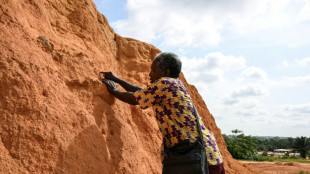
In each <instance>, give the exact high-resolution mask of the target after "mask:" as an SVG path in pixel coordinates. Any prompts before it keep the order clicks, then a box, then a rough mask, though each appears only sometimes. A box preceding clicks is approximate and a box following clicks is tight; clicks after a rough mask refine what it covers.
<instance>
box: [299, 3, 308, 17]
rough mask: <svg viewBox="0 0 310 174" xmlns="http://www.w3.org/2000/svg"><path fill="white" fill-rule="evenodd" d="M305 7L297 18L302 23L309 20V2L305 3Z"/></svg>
mask: <svg viewBox="0 0 310 174" xmlns="http://www.w3.org/2000/svg"><path fill="white" fill-rule="evenodd" d="M305 3H306V5H305V6H304V7H303V8H302V9H301V10H300V12H299V13H298V16H299V17H300V19H301V20H302V21H306V20H310V2H309V1H305Z"/></svg>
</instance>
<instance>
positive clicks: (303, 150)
mask: <svg viewBox="0 0 310 174" xmlns="http://www.w3.org/2000/svg"><path fill="white" fill-rule="evenodd" d="M293 147H294V148H295V149H298V150H299V152H300V156H301V157H303V158H306V156H307V153H308V151H309V150H310V138H307V137H297V138H296V139H295V141H294V144H293Z"/></svg>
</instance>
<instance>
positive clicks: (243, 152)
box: [223, 129, 310, 163]
mask: <svg viewBox="0 0 310 174" xmlns="http://www.w3.org/2000/svg"><path fill="white" fill-rule="evenodd" d="M223 138H224V140H225V143H226V146H227V149H228V151H229V152H230V154H231V155H232V156H233V158H235V159H242V160H255V161H278V162H303V163H310V160H306V159H305V158H306V157H307V155H309V154H310V153H309V150H310V138H307V137H297V138H291V137H285V138H283V137H267V138H266V137H251V136H245V135H244V134H243V132H242V131H241V130H238V129H235V130H232V135H225V134H223ZM275 149H294V150H297V151H299V152H300V156H289V154H288V153H287V154H285V155H284V156H281V157H280V156H279V157H271V156H268V153H267V151H273V150H275ZM257 151H264V152H263V153H262V154H261V155H258V153H257Z"/></svg>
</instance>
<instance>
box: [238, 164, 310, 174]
mask: <svg viewBox="0 0 310 174" xmlns="http://www.w3.org/2000/svg"><path fill="white" fill-rule="evenodd" d="M241 163H243V164H245V165H246V166H249V167H255V168H257V169H258V170H259V172H260V173H266V174H278V173H279V174H280V173H283V174H293V173H294V174H295V173H299V172H302V171H303V172H309V173H310V163H295V162H294V163H293V162H252V161H241Z"/></svg>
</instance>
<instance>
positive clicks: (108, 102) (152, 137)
mask: <svg viewBox="0 0 310 174" xmlns="http://www.w3.org/2000/svg"><path fill="white" fill-rule="evenodd" d="M0 4H1V5H0V38H1V40H0V140H1V141H0V173H107V174H110V173H160V172H161V163H160V157H159V147H160V144H161V136H160V134H159V131H158V128H157V124H156V121H155V118H154V117H153V112H152V110H150V109H149V110H145V111H142V110H141V109H140V108H139V107H138V106H130V105H127V104H124V103H122V102H120V101H117V100H115V98H113V97H112V96H111V95H109V93H108V92H107V90H106V88H105V86H104V85H102V84H101V82H100V81H98V78H97V74H98V72H99V71H100V70H101V71H113V72H115V74H117V75H118V76H120V77H121V78H124V79H126V80H128V81H130V82H132V83H136V84H138V85H141V86H146V85H147V84H148V83H149V78H148V73H149V70H150V69H149V67H150V64H151V62H152V59H153V58H154V56H155V55H156V54H157V53H159V52H160V50H158V49H157V48H155V47H154V46H152V45H149V44H147V43H144V42H140V41H137V40H134V39H130V38H124V37H121V36H119V35H117V34H115V33H114V31H113V30H112V28H111V27H110V26H109V24H108V21H107V19H106V18H105V17H104V16H103V15H102V14H100V13H99V12H98V11H97V9H96V6H95V4H94V3H93V2H92V1H91V0H78V1H77V0H9V1H8V0H0ZM181 79H182V80H183V81H184V83H185V84H186V86H187V88H188V90H189V91H190V93H191V95H192V97H193V99H194V102H195V104H196V106H197V109H198V111H199V113H200V115H202V117H203V120H204V121H205V123H206V125H207V127H208V128H209V129H211V130H212V131H213V132H214V133H215V134H216V137H217V141H218V143H219V145H220V148H221V151H222V153H223V156H224V159H225V167H226V170H227V173H256V172H255V171H256V169H255V168H253V167H247V166H245V165H243V164H241V163H239V162H237V161H235V160H233V159H232V158H231V155H230V154H229V153H228V151H227V150H226V147H225V144H224V141H223V138H222V136H221V131H220V129H219V128H218V127H217V126H216V123H215V120H214V118H213V116H212V115H211V114H210V113H209V111H208V109H207V106H206V105H205V103H204V101H203V100H202V98H201V96H200V95H199V93H198V92H197V90H196V88H195V87H194V86H191V85H188V84H187V83H186V80H185V79H184V77H183V76H182V78H181Z"/></svg>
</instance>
